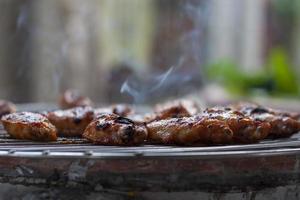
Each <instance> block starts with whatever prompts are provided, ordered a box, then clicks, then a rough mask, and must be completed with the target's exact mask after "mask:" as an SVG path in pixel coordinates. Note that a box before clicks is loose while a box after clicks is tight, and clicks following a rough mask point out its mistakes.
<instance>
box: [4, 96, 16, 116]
mask: <svg viewBox="0 0 300 200" xmlns="http://www.w3.org/2000/svg"><path fill="white" fill-rule="evenodd" d="M16 110H17V108H16V106H15V105H14V104H13V103H11V102H8V101H3V100H0V118H1V117H2V116H3V115H6V114H10V113H14V112H16Z"/></svg>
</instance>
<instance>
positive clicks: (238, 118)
mask: <svg viewBox="0 0 300 200" xmlns="http://www.w3.org/2000/svg"><path fill="white" fill-rule="evenodd" d="M202 115H204V116H206V117H209V118H211V119H218V120H222V121H224V122H226V123H227V124H228V126H229V127H230V129H231V130H232V131H233V140H234V142H237V143H254V142H258V141H260V140H262V139H265V138H266V137H267V136H268V133H269V132H270V124H269V123H268V122H263V121H257V120H254V119H252V118H250V117H247V116H244V114H242V113H241V112H239V111H234V110H231V109H230V108H221V107H220V108H218V107H215V108H209V109H206V110H205V111H204V112H203V113H202Z"/></svg>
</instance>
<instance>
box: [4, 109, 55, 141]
mask: <svg viewBox="0 0 300 200" xmlns="http://www.w3.org/2000/svg"><path fill="white" fill-rule="evenodd" d="M1 121H2V124H3V126H4V128H5V130H6V131H7V133H8V134H9V135H10V136H11V137H13V138H16V139H25V140H36V141H55V140H57V136H56V129H55V127H54V126H53V125H52V124H51V123H50V122H49V120H48V119H47V118H46V117H45V116H43V115H41V114H38V113H30V112H20V113H13V114H8V115H5V116H3V117H2V119H1Z"/></svg>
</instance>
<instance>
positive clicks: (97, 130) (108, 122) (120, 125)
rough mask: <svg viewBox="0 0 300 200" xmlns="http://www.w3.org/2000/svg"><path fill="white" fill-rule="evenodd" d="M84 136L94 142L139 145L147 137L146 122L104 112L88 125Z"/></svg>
mask: <svg viewBox="0 0 300 200" xmlns="http://www.w3.org/2000/svg"><path fill="white" fill-rule="evenodd" d="M83 137H84V138H86V139H88V140H89V141H91V142H93V143H94V144H102V145H139V144H143V143H144V141H145V140H146V139H147V129H146V126H145V124H144V123H137V122H134V121H132V120H130V119H128V118H124V117H121V116H119V115H116V114H102V115H99V116H98V117H97V119H95V120H94V121H93V122H92V123H90V124H89V125H88V127H87V128H86V130H85V131H84V134H83Z"/></svg>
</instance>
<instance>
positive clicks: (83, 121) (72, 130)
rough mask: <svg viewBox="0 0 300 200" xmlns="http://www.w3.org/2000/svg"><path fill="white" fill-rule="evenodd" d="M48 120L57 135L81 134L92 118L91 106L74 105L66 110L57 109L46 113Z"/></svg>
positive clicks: (70, 135)
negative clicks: (74, 106)
mask: <svg viewBox="0 0 300 200" xmlns="http://www.w3.org/2000/svg"><path fill="white" fill-rule="evenodd" d="M47 118H48V119H49V121H50V122H51V123H52V124H53V125H54V126H55V127H56V129H57V132H58V134H59V135H62V136H65V137H68V136H69V137H72V136H81V135H82V134H83V132H84V130H85V128H86V127H87V126H88V124H89V123H90V122H91V121H92V120H93V119H94V111H93V109H92V108H91V107H89V106H86V107H76V108H71V109H68V110H57V111H54V112H49V113H48V114H47Z"/></svg>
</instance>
